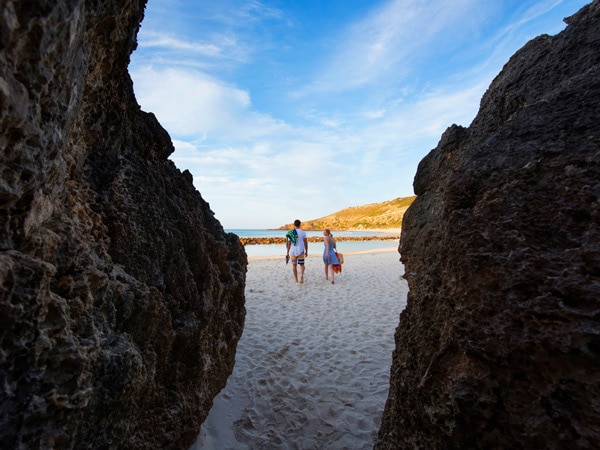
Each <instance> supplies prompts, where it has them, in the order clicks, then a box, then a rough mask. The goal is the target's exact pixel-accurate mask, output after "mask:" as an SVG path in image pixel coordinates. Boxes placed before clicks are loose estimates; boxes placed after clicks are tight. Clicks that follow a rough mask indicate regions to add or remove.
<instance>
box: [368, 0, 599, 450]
mask: <svg viewBox="0 0 600 450" xmlns="http://www.w3.org/2000/svg"><path fill="white" fill-rule="evenodd" d="M567 23H568V27H567V28H566V30H565V31H563V32H562V33H560V34H559V35H557V36H555V37H551V36H541V37H538V38H536V39H534V40H532V41H531V42H529V43H528V44H527V45H526V46H524V47H523V48H522V49H521V50H520V51H519V52H517V53H516V54H515V55H514V56H513V57H512V58H511V59H510V61H509V62H508V63H507V64H506V65H505V67H504V69H503V70H502V72H501V73H500V74H499V75H498V76H497V78H496V79H495V80H494V81H493V83H492V84H491V86H490V88H489V89H488V91H487V92H486V94H485V95H484V97H483V99H482V101H481V108H480V111H479V113H478V115H477V117H476V118H475V120H474V121H473V123H472V124H471V125H470V127H469V128H466V129H465V128H462V127H458V126H452V127H450V128H449V129H448V130H447V131H446V132H445V133H444V135H443V136H442V138H441V140H440V143H439V144H438V146H437V148H435V149H434V150H433V151H432V152H431V153H430V154H429V155H427V156H426V157H425V158H424V159H423V161H421V163H420V165H419V169H418V173H417V175H416V177H415V181H414V188H415V193H416V194H417V199H416V200H415V202H414V203H413V205H412V206H411V207H410V208H409V210H408V211H407V213H406V215H405V217H404V225H403V228H402V236H401V241H400V253H401V255H402V261H403V263H404V264H405V269H406V277H407V279H408V282H409V287H410V293H409V296H408V304H407V308H406V310H405V311H403V312H402V314H401V316H400V325H399V327H398V329H397V332H396V350H395V352H394V356H393V365H392V369H391V387H390V393H389V397H388V401H387V404H386V407H385V412H384V416H383V420H382V424H381V428H380V431H379V441H378V444H377V445H376V448H378V449H384V448H423V449H442V448H443V449H469V448H511V449H533V448H545V449H546V448H549V449H552V448H556V449H567V448H579V449H582V448H588V449H589V448H598V446H599V445H600V321H599V319H600V2H599V1H595V2H593V3H592V4H591V5H588V6H587V7H585V8H583V9H582V10H581V11H580V12H579V13H577V14H576V15H574V16H572V17H570V18H569V19H567Z"/></svg>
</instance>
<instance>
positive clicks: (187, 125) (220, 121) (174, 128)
mask: <svg viewBox="0 0 600 450" xmlns="http://www.w3.org/2000/svg"><path fill="white" fill-rule="evenodd" d="M132 78H133V79H134V80H135V92H136V97H137V98H138V101H139V103H140V105H141V106H142V109H144V110H146V111H151V112H153V113H154V114H155V115H156V116H157V118H158V120H159V121H160V122H161V124H162V125H163V126H164V127H165V128H166V129H167V130H168V131H169V132H170V133H172V134H174V135H175V136H176V137H187V138H190V137H195V138H196V139H201V140H205V139H209V138H212V139H214V138H215V137H223V136H227V137H228V138H230V139H232V140H234V141H235V140H236V139H242V140H246V139H250V138H252V139H258V138H260V136H262V135H264V134H265V133H272V132H274V131H275V130H277V129H281V128H285V124H283V123H281V122H278V121H276V120H274V119H273V118H271V117H269V116H268V115H265V114H260V113H258V112H256V111H254V110H253V109H252V104H251V99H250V95H249V94H248V92H247V91H245V90H243V89H239V88H237V87H235V86H231V85H229V84H227V83H225V82H223V81H221V80H219V79H216V78H214V77H211V76H209V75H206V74H204V73H202V72H198V71H191V70H186V69H181V68H167V69H165V68H154V67H151V66H145V67H138V68H136V69H135V70H134V71H133V73H132Z"/></svg>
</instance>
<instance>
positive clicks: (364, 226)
mask: <svg viewBox="0 0 600 450" xmlns="http://www.w3.org/2000/svg"><path fill="white" fill-rule="evenodd" d="M414 199H415V197H414V196H413V197H399V198H396V199H394V200H389V201H387V202H382V203H370V204H368V205H363V206H352V207H350V208H346V209H342V210H340V211H338V212H335V213H333V214H329V215H328V216H325V217H320V218H318V219H312V220H304V221H303V222H302V229H303V230H309V231H310V230H323V229H324V228H329V229H330V230H375V229H398V228H401V227H402V218H403V217H404V213H405V212H406V210H407V209H408V207H409V206H410V205H411V203H412V202H413V201H414ZM293 227H294V225H293V224H286V225H283V226H281V227H279V228H278V230H285V229H290V228H293Z"/></svg>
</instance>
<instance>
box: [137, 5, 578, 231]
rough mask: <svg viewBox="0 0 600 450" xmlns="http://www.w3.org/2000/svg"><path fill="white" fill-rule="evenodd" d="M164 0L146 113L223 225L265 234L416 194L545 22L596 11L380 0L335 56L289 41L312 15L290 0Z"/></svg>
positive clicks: (144, 62)
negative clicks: (447, 137)
mask: <svg viewBox="0 0 600 450" xmlns="http://www.w3.org/2000/svg"><path fill="white" fill-rule="evenodd" d="M153 1H154V3H155V4H158V5H162V8H163V9H162V11H161V14H163V15H165V18H166V20H165V21H166V22H170V23H171V27H170V28H169V29H167V28H165V27H164V26H163V25H162V22H161V20H159V19H161V17H155V16H152V15H151V17H150V18H151V20H150V22H149V23H148V24H146V23H144V26H143V27H142V31H143V33H141V35H140V50H139V52H140V54H139V55H135V54H134V58H133V59H134V62H133V64H132V66H131V68H130V70H131V72H132V78H133V80H134V88H135V92H136V96H137V98H138V101H139V102H140V104H141V106H142V108H143V109H144V110H146V111H152V112H154V113H155V114H156V116H157V117H158V119H159V121H160V122H161V124H163V126H164V127H165V128H166V129H167V130H168V131H169V133H170V134H171V136H172V137H173V140H174V145H175V149H176V150H175V152H174V153H173V155H172V159H173V160H174V161H175V163H176V164H177V166H178V167H179V168H181V169H189V170H190V171H191V173H192V174H193V175H194V183H195V185H196V187H197V188H198V190H199V191H200V192H201V193H202V195H203V197H204V198H205V199H206V200H207V201H208V202H209V203H210V204H211V207H212V209H213V210H214V211H215V213H216V214H217V218H218V219H219V220H221V221H222V223H223V224H224V226H225V227H228V228H241V227H259V228H260V227H270V226H278V225H282V224H284V223H287V222H290V220H292V219H294V218H296V217H300V218H302V219H312V218H316V217H319V216H322V215H326V214H329V213H331V212H333V211H335V210H338V209H341V208H343V207H346V206H352V205H358V204H363V203H372V202H376V201H384V200H389V199H391V198H394V197H397V196H405V195H411V194H412V181H413V177H414V174H415V172H416V168H417V165H418V163H419V161H420V160H421V159H422V158H423V156H425V155H426V154H427V153H428V152H429V151H430V150H431V149H432V148H434V147H435V145H436V144H437V142H438V140H439V138H440V136H441V134H442V132H443V131H444V130H445V129H446V128H447V127H448V126H450V125H451V124H453V123H457V124H460V125H464V126H468V125H469V123H470V122H471V120H472V119H473V118H474V116H475V114H476V112H477V109H478V107H479V101H480V99H481V96H482V95H483V93H484V92H485V90H486V88H487V86H488V85H489V83H490V82H491V80H492V79H493V77H494V76H495V75H496V74H497V73H498V71H499V70H500V69H501V67H502V65H503V64H504V63H505V62H506V60H507V58H508V56H510V55H511V54H512V53H513V52H514V50H516V48H518V47H520V46H521V45H522V44H523V43H524V40H526V39H528V38H529V37H530V34H532V33H536V34H539V29H540V27H541V25H539V23H540V21H541V18H546V16H548V15H549V11H550V12H552V13H553V14H555V10H557V9H560V8H563V9H564V8H565V3H573V2H577V1H582V2H583V1H584V0H562V1H561V0H529V1H528V2H526V3H523V2H518V1H516V0H514V1H513V0H511V1H510V2H508V4H510V5H514V7H513V8H512V9H511V10H510V11H507V10H506V9H505V8H506V7H505V4H504V3H497V2H481V1H479V0H456V1H454V2H448V1H446V0H392V1H375V2H374V4H373V7H372V8H371V9H369V10H368V11H367V13H366V14H364V15H361V17H358V18H357V17H353V18H352V20H351V21H348V22H344V23H340V24H339V28H338V29H339V31H336V32H333V33H332V32H329V34H328V37H327V38H328V40H327V42H328V45H321V43H320V42H312V43H309V42H308V41H305V40H304V39H301V38H299V37H298V36H294V37H290V36H289V35H288V33H293V32H296V31H298V30H300V29H302V22H301V21H300V17H308V16H309V15H302V14H299V13H298V11H297V10H296V11H295V10H294V9H293V8H292V6H290V5H288V4H287V3H285V2H284V3H277V5H278V7H277V8H276V7H273V6H272V3H271V2H268V1H266V0H264V1H258V0H248V1H241V2H240V1H238V0H222V1H221V2H211V1H207V0H206V1H205V0H199V1H194V2H192V1H189V2H185V1H183V0H177V1H176V0H168V1H167V0H153ZM325 3H327V2H325ZM317 4H318V7H320V8H321V7H323V3H321V2H312V1H308V3H307V4H306V7H315V5H317ZM149 7H150V8H151V7H152V3H150V4H149ZM170 7H172V8H175V7H176V8H175V9H176V10H177V11H179V13H178V14H179V15H178V16H177V17H178V18H177V19H173V18H170V19H168V17H169V14H171V13H170V10H169V8H170ZM302 7H304V4H303V5H302ZM503 8H504V9H503ZM572 12H575V9H574V10H573V11H572ZM186 17H188V19H185V20H191V19H189V17H191V18H192V19H193V20H194V24H193V25H190V24H189V23H187V24H186V23H184V22H185V20H184V18H186ZM167 19H168V20H167ZM331 20H335V18H332V19H331ZM546 20H547V23H548V24H552V27H556V25H555V24H556V22H557V21H556V20H555V18H554V19H552V20H551V19H546ZM178 21H179V22H178ZM174 24H177V26H175V25H174ZM535 24H537V25H536V26H534V25H535ZM544 26H545V27H546V28H549V27H550V25H546V23H544ZM546 28H543V29H546ZM196 29H198V30H200V31H201V33H200V34H199V35H195V34H194V33H192V30H196ZM549 31H551V30H549ZM302 37H303V38H304V37H305V36H304V35H303V36H302ZM295 45H296V46H299V47H295ZM295 52H297V53H295ZM298 58H304V59H302V60H301V61H298V60H297V59H298ZM286 64H290V67H287V66H286ZM278 78H281V81H278Z"/></svg>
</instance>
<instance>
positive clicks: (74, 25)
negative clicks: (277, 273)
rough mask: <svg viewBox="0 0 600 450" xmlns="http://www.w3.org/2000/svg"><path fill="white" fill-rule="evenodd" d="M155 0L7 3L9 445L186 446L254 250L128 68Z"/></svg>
mask: <svg viewBox="0 0 600 450" xmlns="http://www.w3.org/2000/svg"><path fill="white" fill-rule="evenodd" d="M144 5H145V0H104V1H102V2H96V1H91V0H69V1H61V2H54V1H46V0H22V1H10V0H6V1H2V2H0V39H1V41H0V149H1V153H0V340H1V348H0V392H1V399H0V448H37V447H41V448H108V447H113V448H117V447H118V448H185V447H186V446H188V445H190V444H191V443H192V442H193V441H194V439H195V437H196V435H197V433H198V431H199V427H200V424H201V422H202V421H203V420H204V418H205V417H206V415H207V413H208V410H209V407H210V404H211V402H212V399H213V397H214V396H215V395H216V393H217V392H218V391H219V390H220V389H221V388H222V387H223V386H224V384H225V382H226V378H227V376H228V375H229V373H230V371H231V369H232V366H233V362H234V355H235V348H236V345H237V340H238V339H239V337H240V335H241V332H242V327H243V322H244V314H245V310H244V292H243V291H244V282H245V273H246V264H247V260H246V255H245V253H244V251H243V247H242V246H241V244H240V243H239V241H238V239H237V238H236V237H235V236H234V235H228V234H225V233H224V232H223V229H222V227H221V225H220V224H219V222H218V221H217V220H216V219H215V218H214V217H213V213H212V212H211V211H210V208H209V205H208V204H207V203H206V202H205V201H204V200H203V199H202V198H201V196H200V194H199V193H198V192H196V191H195V190H194V188H193V185H192V177H191V175H190V174H189V173H181V172H180V171H179V170H178V169H177V168H176V167H175V166H174V165H173V163H172V162H170V161H169V160H168V159H167V157H168V155H169V154H170V153H171V152H172V144H171V142H170V139H169V136H168V135H167V133H166V132H165V131H164V130H163V129H162V127H161V126H160V125H159V124H158V122H157V121H156V119H155V118H154V116H153V115H152V114H148V113H145V112H142V111H141V110H140V108H139V106H138V104H137V102H136V100H135V98H134V95H133V89H132V83H131V80H130V78H129V75H128V73H127V65H128V63H129V56H130V54H131V52H132V51H133V49H134V48H135V45H136V41H135V36H136V33H137V29H138V27H139V23H140V21H141V19H142V16H143V9H144Z"/></svg>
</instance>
